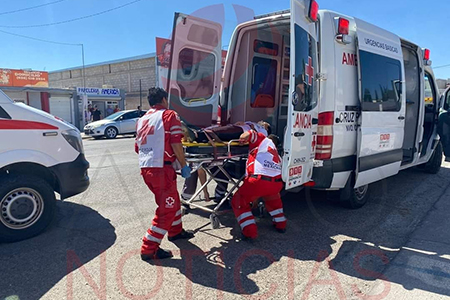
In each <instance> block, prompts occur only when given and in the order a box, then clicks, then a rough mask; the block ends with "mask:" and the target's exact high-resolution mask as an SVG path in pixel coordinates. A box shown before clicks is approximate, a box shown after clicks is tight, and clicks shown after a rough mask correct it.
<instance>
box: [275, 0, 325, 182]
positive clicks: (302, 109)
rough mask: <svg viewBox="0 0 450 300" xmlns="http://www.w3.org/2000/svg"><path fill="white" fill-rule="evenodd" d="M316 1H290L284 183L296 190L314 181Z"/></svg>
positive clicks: (317, 86)
mask: <svg viewBox="0 0 450 300" xmlns="http://www.w3.org/2000/svg"><path fill="white" fill-rule="evenodd" d="M317 11H318V6H317V3H316V2H315V1H309V0H291V49H290V57H291V65H290V73H291V74H290V83H289V85H290V88H289V95H290V96H289V109H288V122H287V128H286V131H285V137H284V155H283V172H282V174H283V181H284V182H286V189H287V190H289V189H293V188H295V187H298V186H301V185H303V184H305V183H307V182H309V181H311V177H312V170H313V160H314V156H315V147H316V138H317V124H318V103H317V100H318V98H319V95H318V88H319V83H318V81H316V79H315V75H316V74H317V73H318V56H317V34H316V25H317V23H315V22H314V19H316V20H317V16H316V14H317Z"/></svg>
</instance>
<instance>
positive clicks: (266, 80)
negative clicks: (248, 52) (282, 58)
mask: <svg viewBox="0 0 450 300" xmlns="http://www.w3.org/2000/svg"><path fill="white" fill-rule="evenodd" d="M277 67H278V63H277V61H276V60H273V59H267V58H261V57H255V58H253V68H252V70H253V78H252V91H251V92H252V95H251V102H250V106H251V107H259V108H272V107H274V106H275V91H276V86H277Z"/></svg>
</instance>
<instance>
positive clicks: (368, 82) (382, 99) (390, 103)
mask: <svg viewBox="0 0 450 300" xmlns="http://www.w3.org/2000/svg"><path fill="white" fill-rule="evenodd" d="M359 60H360V62H361V87H362V89H361V90H362V95H361V96H362V97H361V99H362V101H361V102H362V103H361V105H362V110H363V111H380V112H383V111H400V109H401V105H402V104H401V97H400V96H401V93H402V91H401V89H402V85H401V82H402V72H401V63H400V61H398V60H395V59H392V58H389V57H385V56H381V55H377V54H373V53H369V52H366V51H360V58H359Z"/></svg>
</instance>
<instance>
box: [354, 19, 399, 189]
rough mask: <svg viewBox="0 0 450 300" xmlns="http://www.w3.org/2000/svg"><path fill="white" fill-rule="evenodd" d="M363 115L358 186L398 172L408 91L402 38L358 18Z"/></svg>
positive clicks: (359, 144)
mask: <svg viewBox="0 0 450 300" xmlns="http://www.w3.org/2000/svg"><path fill="white" fill-rule="evenodd" d="M355 21H356V26H357V29H356V30H357V36H358V43H357V44H358V65H359V97H360V102H361V117H360V118H359V130H358V148H357V170H356V183H355V188H358V187H362V186H364V185H367V184H369V183H372V182H375V181H378V180H381V179H383V178H386V177H389V176H392V175H395V174H397V173H398V172H399V170H400V166H401V164H402V159H403V150H402V145H403V139H404V127H405V111H406V95H405V92H404V91H405V86H404V78H405V75H404V67H403V54H402V48H401V42H400V38H399V37H398V36H396V35H394V34H392V33H390V32H388V31H385V30H383V29H380V28H378V27H376V26H374V25H371V24H369V23H366V22H364V21H362V20H359V19H355Z"/></svg>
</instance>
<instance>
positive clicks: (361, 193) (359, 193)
mask: <svg viewBox="0 0 450 300" xmlns="http://www.w3.org/2000/svg"><path fill="white" fill-rule="evenodd" d="M368 188H369V186H368V185H365V186H361V187H359V188H356V189H355V196H356V199H358V200H363V199H364V197H365V196H366V194H367V190H368Z"/></svg>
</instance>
